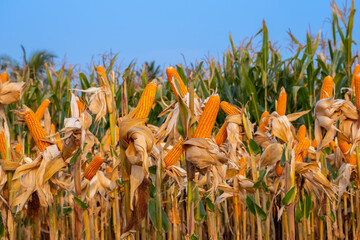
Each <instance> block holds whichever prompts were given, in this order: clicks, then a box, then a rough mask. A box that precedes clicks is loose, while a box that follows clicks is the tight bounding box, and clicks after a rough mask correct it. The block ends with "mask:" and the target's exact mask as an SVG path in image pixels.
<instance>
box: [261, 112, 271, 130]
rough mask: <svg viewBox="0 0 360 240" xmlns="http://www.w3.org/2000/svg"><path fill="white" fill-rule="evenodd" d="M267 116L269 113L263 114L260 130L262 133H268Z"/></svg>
mask: <svg viewBox="0 0 360 240" xmlns="http://www.w3.org/2000/svg"><path fill="white" fill-rule="evenodd" d="M267 116H269V112H268V111H265V112H263V114H261V118H260V124H259V130H260V131H262V132H266V131H267V129H266V127H267V126H268V125H269V118H266V117H267Z"/></svg>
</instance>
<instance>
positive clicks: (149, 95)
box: [134, 80, 157, 118]
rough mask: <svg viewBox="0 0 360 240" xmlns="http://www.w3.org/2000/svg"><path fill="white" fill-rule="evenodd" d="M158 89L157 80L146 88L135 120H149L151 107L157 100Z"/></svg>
mask: <svg viewBox="0 0 360 240" xmlns="http://www.w3.org/2000/svg"><path fill="white" fill-rule="evenodd" d="M156 89H157V83H156V80H153V81H152V82H150V83H149V84H148V85H147V86H146V88H145V89H144V92H143V93H142V95H141V97H140V100H139V103H138V107H137V108H138V109H137V112H136V113H135V115H134V118H147V117H148V116H149V113H150V110H151V107H152V105H153V103H154V100H155V96H156Z"/></svg>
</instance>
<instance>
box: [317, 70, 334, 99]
mask: <svg viewBox="0 0 360 240" xmlns="http://www.w3.org/2000/svg"><path fill="white" fill-rule="evenodd" d="M333 90H334V81H333V78H332V77H330V76H327V77H325V78H324V81H323V84H322V86H321V92H320V99H324V98H331V97H332V96H333Z"/></svg>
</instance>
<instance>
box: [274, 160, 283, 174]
mask: <svg viewBox="0 0 360 240" xmlns="http://www.w3.org/2000/svg"><path fill="white" fill-rule="evenodd" d="M283 171H284V167H282V166H280V161H277V163H276V166H275V172H276V175H277V176H278V177H280V175H281V174H282V173H283Z"/></svg>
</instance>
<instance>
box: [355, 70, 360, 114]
mask: <svg viewBox="0 0 360 240" xmlns="http://www.w3.org/2000/svg"><path fill="white" fill-rule="evenodd" d="M355 96H356V98H355V99H356V108H357V109H358V110H360V73H357V74H356V75H355Z"/></svg>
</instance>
